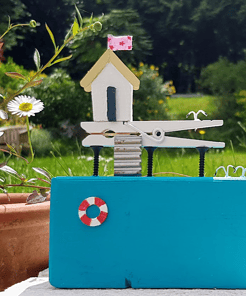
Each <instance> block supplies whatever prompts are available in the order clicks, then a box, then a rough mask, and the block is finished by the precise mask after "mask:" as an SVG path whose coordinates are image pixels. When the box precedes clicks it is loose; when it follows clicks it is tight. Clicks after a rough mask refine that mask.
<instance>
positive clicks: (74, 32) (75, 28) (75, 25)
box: [73, 18, 79, 36]
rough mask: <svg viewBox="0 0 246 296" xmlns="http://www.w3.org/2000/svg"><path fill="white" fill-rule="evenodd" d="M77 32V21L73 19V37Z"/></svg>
mask: <svg viewBox="0 0 246 296" xmlns="http://www.w3.org/2000/svg"><path fill="white" fill-rule="evenodd" d="M78 31H79V24H78V21H77V18H75V20H74V23H73V36H75V35H76V34H77V33H78Z"/></svg>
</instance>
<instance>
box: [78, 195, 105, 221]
mask: <svg viewBox="0 0 246 296" xmlns="http://www.w3.org/2000/svg"><path fill="white" fill-rule="evenodd" d="M93 205H96V206H98V207H99V210H100V214H99V215H98V216H97V217H96V218H89V217H88V216H87V215H86V210H87V209H88V208H89V207H90V206H93ZM107 216H108V207H107V205H106V203H105V201H103V200H102V199H101V198H99V197H94V196H91V197H88V198H86V199H84V200H83V201H82V203H81V204H80V206H79V218H80V220H81V221H82V222H83V223H84V224H85V225H88V226H99V225H101V224H102V223H103V222H104V221H105V220H106V218H107Z"/></svg>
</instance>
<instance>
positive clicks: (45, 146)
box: [31, 128, 52, 157]
mask: <svg viewBox="0 0 246 296" xmlns="http://www.w3.org/2000/svg"><path fill="white" fill-rule="evenodd" d="M51 140H52V137H51V134H50V132H49V131H47V130H45V129H38V128H34V129H33V130H32V131H31V141H32V145H33V150H34V153H35V155H36V156H38V157H40V156H41V157H43V156H49V155H50V151H51V150H52V145H51Z"/></svg>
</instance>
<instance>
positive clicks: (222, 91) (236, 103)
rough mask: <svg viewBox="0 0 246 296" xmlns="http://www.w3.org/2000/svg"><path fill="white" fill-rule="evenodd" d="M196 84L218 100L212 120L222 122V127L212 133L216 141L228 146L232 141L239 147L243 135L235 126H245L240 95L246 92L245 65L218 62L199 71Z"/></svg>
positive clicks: (222, 60) (242, 62) (243, 63)
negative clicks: (240, 123) (241, 123)
mask: <svg viewBox="0 0 246 296" xmlns="http://www.w3.org/2000/svg"><path fill="white" fill-rule="evenodd" d="M198 83H199V85H200V87H201V89H202V90H203V91H204V92H206V93H210V94H212V95H214V96H216V97H217V99H216V100H215V105H216V111H215V113H214V114H213V118H214V119H223V120H224V125H223V127H221V128H219V129H218V131H215V133H216V137H217V139H218V140H223V141H225V142H227V144H229V141H230V140H232V141H233V143H234V145H235V146H238V145H239V142H238V138H240V137H241V136H242V133H243V129H242V128H241V127H240V125H239V124H238V122H239V121H242V122H246V112H244V111H243V110H244V108H245V107H243V106H244V100H243V98H242V96H240V95H239V94H240V92H241V91H242V90H244V89H245V88H246V61H244V60H242V61H239V62H237V63H232V62H230V61H229V60H228V59H226V58H220V59H219V60H218V61H217V62H215V63H213V64H210V65H208V66H207V67H206V68H204V69H203V70H202V72H201V75H200V80H199V82H198ZM241 94H242V93H241ZM243 96H244V95H243Z"/></svg>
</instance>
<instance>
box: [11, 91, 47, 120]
mask: <svg viewBox="0 0 246 296" xmlns="http://www.w3.org/2000/svg"><path fill="white" fill-rule="evenodd" d="M7 108H8V110H9V111H10V112H11V113H12V114H17V115H18V116H20V117H21V116H28V117H29V116H35V113H39V112H40V111H42V110H43V109H44V104H43V102H41V101H40V100H37V99H36V98H34V97H30V96H22V95H21V96H18V97H16V98H14V100H12V101H10V102H9V103H8V105H7Z"/></svg>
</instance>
